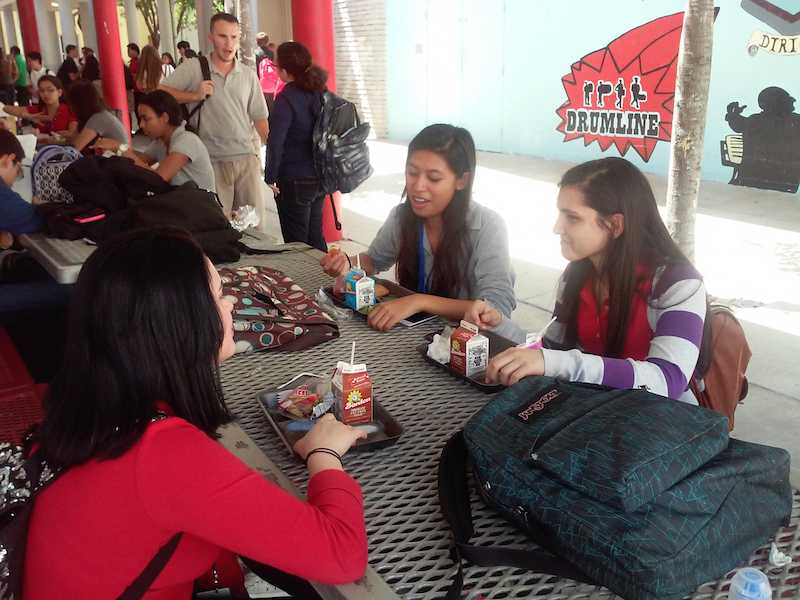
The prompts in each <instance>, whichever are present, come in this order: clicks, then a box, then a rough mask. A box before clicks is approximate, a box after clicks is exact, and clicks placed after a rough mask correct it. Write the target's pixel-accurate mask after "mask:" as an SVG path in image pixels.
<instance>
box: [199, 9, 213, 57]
mask: <svg viewBox="0 0 800 600" xmlns="http://www.w3.org/2000/svg"><path fill="white" fill-rule="evenodd" d="M195 8H196V10H197V44H198V47H197V50H198V51H200V52H202V53H203V54H204V55H206V56H208V53H209V52H210V51H211V48H210V47H209V44H208V32H209V30H210V29H211V17H212V16H213V13H214V8H213V6H212V5H211V0H196V3H195Z"/></svg>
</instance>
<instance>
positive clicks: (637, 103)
mask: <svg viewBox="0 0 800 600" xmlns="http://www.w3.org/2000/svg"><path fill="white" fill-rule="evenodd" d="M646 101H647V92H645V91H642V86H641V84H640V83H639V78H638V77H636V76H634V78H633V80H632V81H631V106H632V107H633V108H635V109H636V110H639V109H640V108H641V103H642V102H646Z"/></svg>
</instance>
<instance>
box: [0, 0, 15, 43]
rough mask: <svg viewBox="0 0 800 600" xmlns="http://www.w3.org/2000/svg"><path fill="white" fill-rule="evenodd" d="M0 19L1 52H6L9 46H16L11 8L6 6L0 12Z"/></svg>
mask: <svg viewBox="0 0 800 600" xmlns="http://www.w3.org/2000/svg"><path fill="white" fill-rule="evenodd" d="M0 18H2V19H3V43H4V44H5V45H4V46H3V50H5V51H6V52H7V51H8V49H9V48H11V46H16V45H17V32H16V30H15V29H14V15H13V14H11V7H10V6H6V7H5V8H3V9H2V10H0Z"/></svg>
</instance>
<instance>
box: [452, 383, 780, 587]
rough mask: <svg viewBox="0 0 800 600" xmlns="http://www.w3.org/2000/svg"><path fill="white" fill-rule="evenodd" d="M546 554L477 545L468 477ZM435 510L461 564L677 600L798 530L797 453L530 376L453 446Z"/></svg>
mask: <svg viewBox="0 0 800 600" xmlns="http://www.w3.org/2000/svg"><path fill="white" fill-rule="evenodd" d="M468 463H471V466H472V474H473V476H474V481H475V488H476V489H477V490H478V492H479V494H480V496H481V497H482V498H483V500H484V501H485V502H486V504H487V505H488V506H489V507H490V508H493V509H494V510H495V511H496V512H497V513H499V515H500V516H502V517H504V518H505V519H507V520H508V521H510V522H511V523H512V524H514V525H516V526H517V527H518V528H519V529H520V530H522V531H523V532H524V533H525V534H526V535H527V536H528V537H529V538H531V539H532V540H533V541H534V542H536V544H537V545H538V546H539V549H538V550H530V549H520V548H519V547H508V546H500V545H497V544H495V545H492V546H483V545H475V544H471V543H470V539H471V538H472V537H473V536H474V535H475V533H476V532H475V529H474V524H473V520H472V507H471V505H470V493H469V486H468V479H467V465H468ZM439 500H440V503H441V507H442V512H443V515H444V517H445V519H446V521H447V522H448V524H449V525H450V527H451V529H452V531H453V537H454V542H455V543H454V548H453V556H454V558H455V559H456V560H457V561H458V566H459V569H458V573H457V575H456V578H455V580H454V583H453V585H452V586H451V588H450V589H449V590H448V594H447V600H454V599H455V598H459V597H460V590H461V587H462V584H463V573H462V568H461V559H465V560H467V561H469V562H471V563H472V564H475V565H480V566H482V567H496V566H501V565H504V566H513V567H515V568H518V569H529V570H532V571H536V572H537V573H549V574H552V575H556V576H558V577H566V578H570V579H573V580H576V581H581V582H586V583H592V584H598V585H603V586H606V587H608V588H609V589H610V590H611V591H613V592H614V593H616V594H618V595H620V596H622V597H623V598H627V599H628V600H656V599H658V600H673V599H675V600H677V599H680V598H682V597H684V596H685V595H686V594H688V593H690V592H691V591H692V590H694V589H696V588H697V587H698V586H700V585H702V584H703V583H705V582H707V581H712V580H714V579H717V578H719V577H721V576H724V575H725V573H727V572H728V571H730V570H732V569H734V568H736V567H737V566H739V565H741V564H742V563H743V562H745V561H746V560H747V558H748V557H749V556H750V555H751V553H752V552H753V551H754V550H756V549H757V548H758V547H759V546H761V545H762V544H764V543H765V542H768V541H769V539H770V538H771V537H772V536H773V535H774V534H775V533H776V531H777V530H778V529H779V528H780V527H781V526H786V525H788V524H789V518H790V515H791V511H792V490H791V487H790V484H789V453H788V452H786V450H783V449H779V448H771V447H769V446H762V445H759V444H752V443H748V442H743V441H739V440H736V439H729V438H728V422H727V419H726V418H725V417H724V416H722V415H720V414H718V413H716V412H713V411H710V410H707V409H705V408H702V407H699V406H691V405H689V404H685V403H683V402H678V401H676V400H670V399H668V398H664V397H661V396H656V395H655V394H651V393H650V392H647V391H646V390H641V389H636V390H617V389H610V388H604V387H602V386H596V385H588V384H580V383H568V382H563V381H558V380H556V379H553V378H550V377H527V378H525V379H523V380H522V381H520V382H519V383H517V384H516V385H514V386H512V387H510V388H507V389H506V390H505V391H503V392H502V393H500V394H498V395H497V396H496V397H495V398H494V399H493V400H492V401H491V402H490V403H489V404H487V405H486V406H485V407H484V408H482V409H481V410H479V411H478V412H477V413H476V414H475V415H474V416H473V417H472V418H471V419H470V420H469V421H468V422H467V424H466V426H465V427H464V430H463V432H459V433H457V434H456V435H454V436H453V437H452V438H451V439H450V441H448V443H447V445H446V446H445V449H444V450H443V451H442V457H441V460H440V463H439Z"/></svg>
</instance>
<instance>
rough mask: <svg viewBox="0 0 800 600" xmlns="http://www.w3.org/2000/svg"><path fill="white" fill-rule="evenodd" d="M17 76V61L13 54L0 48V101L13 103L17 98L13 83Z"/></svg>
mask: <svg viewBox="0 0 800 600" xmlns="http://www.w3.org/2000/svg"><path fill="white" fill-rule="evenodd" d="M17 77H19V70H18V69H17V62H16V60H14V57H13V56H10V55H8V54H5V53H4V52H3V49H2V48H0V102H2V103H3V104H14V102H15V101H16V99H17V90H16V89H15V88H14V84H15V83H16V81H17Z"/></svg>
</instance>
